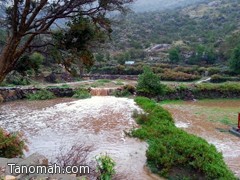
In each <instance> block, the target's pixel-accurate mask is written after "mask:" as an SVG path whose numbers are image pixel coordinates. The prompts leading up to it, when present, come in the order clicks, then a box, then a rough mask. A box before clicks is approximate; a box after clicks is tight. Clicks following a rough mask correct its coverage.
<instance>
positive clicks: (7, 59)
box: [0, 38, 21, 83]
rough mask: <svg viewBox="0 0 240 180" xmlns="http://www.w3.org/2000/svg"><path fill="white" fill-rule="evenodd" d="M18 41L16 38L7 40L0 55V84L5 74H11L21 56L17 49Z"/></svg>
mask: <svg viewBox="0 0 240 180" xmlns="http://www.w3.org/2000/svg"><path fill="white" fill-rule="evenodd" d="M18 45H19V40H18V39H17V38H14V39H13V38H12V39H9V40H8V41H7V43H6V45H5V47H4V48H3V50H2V52H1V55H0V83H1V82H2V81H3V80H4V79H5V77H6V76H7V74H8V73H9V72H11V71H12V70H13V68H14V66H15V64H16V62H17V60H18V59H19V57H20V56H21V55H20V54H19V51H18V50H17V47H18Z"/></svg>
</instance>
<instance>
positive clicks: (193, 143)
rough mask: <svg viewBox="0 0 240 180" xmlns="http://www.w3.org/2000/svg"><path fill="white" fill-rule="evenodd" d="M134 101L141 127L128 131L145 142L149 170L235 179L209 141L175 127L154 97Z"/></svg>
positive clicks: (171, 173) (190, 176)
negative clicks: (137, 107)
mask: <svg viewBox="0 0 240 180" xmlns="http://www.w3.org/2000/svg"><path fill="white" fill-rule="evenodd" d="M135 101H136V103H137V104H138V105H139V106H140V107H141V108H142V109H143V110H144V111H145V113H144V114H139V115H135V117H136V120H137V122H138V123H139V124H141V128H140V129H137V130H134V131H133V132H132V135H133V136H134V137H138V138H140V139H143V140H146V141H147V142H148V144H149V148H148V150H147V162H148V166H149V167H150V168H151V170H152V171H153V172H155V173H158V174H160V175H162V176H165V177H172V178H179V177H181V179H182V178H189V179H198V178H199V177H201V178H203V179H228V180H230V179H236V178H235V177H234V175H233V173H232V172H231V171H230V170H229V169H228V167H227V166H226V164H225V162H224V160H223V157H222V154H221V153H219V152H217V150H216V148H215V147H214V146H213V145H210V144H208V143H207V141H205V140H203V139H202V138H199V137H196V136H194V135H190V134H188V133H186V132H185V131H183V130H181V129H178V128H176V127H175V125H174V121H173V119H172V117H171V115H170V114H169V113H168V112H167V111H166V110H164V109H163V108H162V107H161V106H160V105H158V104H157V103H155V102H154V101H151V100H150V99H147V98H143V97H138V98H136V99H135ZM173 170H176V171H175V172H178V173H174V171H173Z"/></svg>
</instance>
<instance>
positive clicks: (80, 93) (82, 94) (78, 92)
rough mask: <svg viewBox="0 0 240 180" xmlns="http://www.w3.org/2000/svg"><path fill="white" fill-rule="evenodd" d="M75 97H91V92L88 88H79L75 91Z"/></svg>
mask: <svg viewBox="0 0 240 180" xmlns="http://www.w3.org/2000/svg"><path fill="white" fill-rule="evenodd" d="M73 98H77V99H87V98H91V94H90V93H89V92H88V90H87V89H78V90H76V91H75V93H74V95H73Z"/></svg>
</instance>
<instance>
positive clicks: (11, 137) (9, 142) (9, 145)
mask: <svg viewBox="0 0 240 180" xmlns="http://www.w3.org/2000/svg"><path fill="white" fill-rule="evenodd" d="M24 150H27V146H26V139H24V138H23V135H22V134H20V133H8V132H7V131H5V130H3V129H1V128H0V157H4V158H15V157H21V156H22V155H23V152H24Z"/></svg>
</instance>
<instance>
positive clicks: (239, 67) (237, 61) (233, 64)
mask: <svg viewBox="0 0 240 180" xmlns="http://www.w3.org/2000/svg"><path fill="white" fill-rule="evenodd" d="M229 66H230V69H231V70H232V71H233V72H235V73H236V74H240V45H239V46H237V47H236V48H235V49H234V50H233V52H232V55H231V58H230V60H229Z"/></svg>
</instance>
